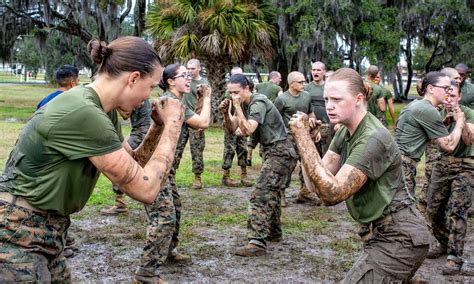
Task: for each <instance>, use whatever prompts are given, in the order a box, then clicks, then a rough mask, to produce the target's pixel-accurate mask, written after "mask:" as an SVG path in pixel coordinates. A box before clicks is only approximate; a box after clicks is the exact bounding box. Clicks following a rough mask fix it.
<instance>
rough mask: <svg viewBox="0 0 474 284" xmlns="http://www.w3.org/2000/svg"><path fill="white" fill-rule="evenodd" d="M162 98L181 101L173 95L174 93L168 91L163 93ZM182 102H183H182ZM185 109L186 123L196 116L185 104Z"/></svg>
mask: <svg viewBox="0 0 474 284" xmlns="http://www.w3.org/2000/svg"><path fill="white" fill-rule="evenodd" d="M162 97H169V98H172V99H176V100H180V99H179V98H178V97H177V96H176V95H175V94H173V93H172V92H170V91H166V92H164V93H163V95H162ZM180 101H181V100H180ZM184 107H185V108H186V110H185V111H184V121H186V120H188V119H190V118H191V117H193V115H194V114H195V113H194V111H193V110H192V109H191V108H190V107H188V106H187V105H185V104H184Z"/></svg>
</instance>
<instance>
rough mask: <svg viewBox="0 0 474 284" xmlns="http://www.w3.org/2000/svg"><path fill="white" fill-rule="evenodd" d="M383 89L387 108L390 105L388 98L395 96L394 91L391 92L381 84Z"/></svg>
mask: <svg viewBox="0 0 474 284" xmlns="http://www.w3.org/2000/svg"><path fill="white" fill-rule="evenodd" d="M379 87H380V88H381V89H382V92H383V99H384V100H385V104H386V105H385V108H387V107H388V105H387V103H388V100H389V99H391V98H393V96H392V92H390V90H389V89H387V88H385V87H384V86H379Z"/></svg>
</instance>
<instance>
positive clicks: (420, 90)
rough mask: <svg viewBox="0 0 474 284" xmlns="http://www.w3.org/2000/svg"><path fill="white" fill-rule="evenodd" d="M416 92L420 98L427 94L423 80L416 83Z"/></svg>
mask: <svg viewBox="0 0 474 284" xmlns="http://www.w3.org/2000/svg"><path fill="white" fill-rule="evenodd" d="M416 92H417V93H418V95H420V96H423V95H424V94H425V90H423V81H422V80H418V81H417V82H416Z"/></svg>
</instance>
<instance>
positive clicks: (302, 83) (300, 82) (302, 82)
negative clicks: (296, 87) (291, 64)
mask: <svg viewBox="0 0 474 284" xmlns="http://www.w3.org/2000/svg"><path fill="white" fill-rule="evenodd" d="M292 83H298V84H300V85H304V83H306V81H293V82H292Z"/></svg>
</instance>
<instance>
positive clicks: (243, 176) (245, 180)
mask: <svg viewBox="0 0 474 284" xmlns="http://www.w3.org/2000/svg"><path fill="white" fill-rule="evenodd" d="M240 169H241V171H240V182H241V183H242V185H243V186H253V181H252V180H250V179H249V178H248V176H247V167H240Z"/></svg>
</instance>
